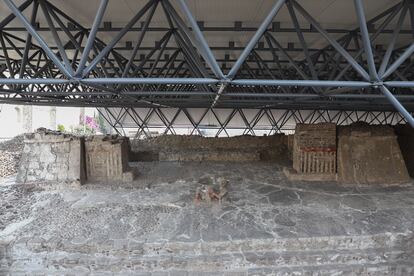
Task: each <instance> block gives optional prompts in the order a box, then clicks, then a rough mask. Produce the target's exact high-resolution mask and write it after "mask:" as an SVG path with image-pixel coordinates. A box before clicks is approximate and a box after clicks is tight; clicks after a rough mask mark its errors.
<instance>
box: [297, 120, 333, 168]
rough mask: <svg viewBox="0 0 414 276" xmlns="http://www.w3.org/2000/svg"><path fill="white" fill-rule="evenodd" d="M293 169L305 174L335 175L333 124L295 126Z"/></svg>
mask: <svg viewBox="0 0 414 276" xmlns="http://www.w3.org/2000/svg"><path fill="white" fill-rule="evenodd" d="M293 169H294V170H295V171H296V172H297V173H305V174H330V175H334V174H336V126H335V124H331V123H323V124H314V125H307V124H298V125H296V129H295V136H294V139H293Z"/></svg>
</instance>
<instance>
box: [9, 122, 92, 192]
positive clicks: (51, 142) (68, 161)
mask: <svg viewBox="0 0 414 276" xmlns="http://www.w3.org/2000/svg"><path fill="white" fill-rule="evenodd" d="M82 145H83V138H80V137H76V136H72V135H67V134H62V133H59V132H52V131H47V130H45V129H39V130H38V131H37V132H36V133H31V134H26V135H25V140H24V148H23V153H22V157H21V160H20V165H19V170H18V173H17V178H16V181H17V182H19V183H27V182H76V183H80V184H81V183H83V182H84V181H85V173H84V170H83V167H82V162H83V161H82V158H83V156H82V154H81V152H82Z"/></svg>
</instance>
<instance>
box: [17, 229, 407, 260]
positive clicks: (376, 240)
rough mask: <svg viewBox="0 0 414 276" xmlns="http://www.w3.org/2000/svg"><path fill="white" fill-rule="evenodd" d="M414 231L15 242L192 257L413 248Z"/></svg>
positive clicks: (34, 248)
mask: <svg viewBox="0 0 414 276" xmlns="http://www.w3.org/2000/svg"><path fill="white" fill-rule="evenodd" d="M412 243H413V238H412V233H411V232H408V233H390V232H387V233H380V234H376V235H355V236H322V237H301V238H278V239H246V240H231V241H230V240H227V241H209V242H205V241H195V242H181V241H169V242H158V243H156V242H155V243H154V242H153V243H148V242H139V241H133V240H127V239H118V240H107V241H103V242H99V243H98V242H88V241H86V240H85V241H83V240H78V239H73V240H61V239H51V240H44V239H40V238H35V239H24V238H23V239H20V240H18V241H17V242H15V243H14V244H13V249H14V250H17V251H19V253H20V251H25V250H26V251H28V252H35V253H37V252H45V251H46V252H53V251H56V250H58V251H64V252H68V253H79V252H80V253H86V254H89V253H99V254H104V255H111V256H114V257H124V256H125V254H126V253H127V254H132V255H136V254H138V255H140V256H143V257H154V256H156V257H158V256H163V255H165V256H170V255H172V254H173V255H174V256H189V255H200V256H201V255H214V254H237V253H240V252H276V253H279V252H282V253H283V252H307V251H315V252H317V251H335V250H370V249H392V248H409V247H410V246H412Z"/></svg>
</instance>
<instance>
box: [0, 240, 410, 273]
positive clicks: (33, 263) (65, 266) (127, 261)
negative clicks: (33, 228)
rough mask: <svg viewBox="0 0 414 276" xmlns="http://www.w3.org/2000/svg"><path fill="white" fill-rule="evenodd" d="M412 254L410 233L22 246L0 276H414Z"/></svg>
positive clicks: (11, 252) (12, 251)
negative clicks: (70, 275)
mask: <svg viewBox="0 0 414 276" xmlns="http://www.w3.org/2000/svg"><path fill="white" fill-rule="evenodd" d="M413 253H414V250H413V236H412V233H383V234H377V235H367V236H330V237H309V238H289V239H268V240H266V239H261V240H235V241H220V242H202V241H201V242H166V243H140V242H133V241H130V240H111V241H106V242H104V243H95V244H92V243H78V244H74V243H73V242H72V243H67V242H65V241H62V240H59V241H44V240H28V241H25V240H20V241H18V242H17V243H15V244H13V245H9V246H8V250H6V258H3V261H0V267H1V268H0V275H8V273H9V274H10V275H14V274H18V275H20V273H22V274H24V273H29V275H38V274H40V275H42V274H46V275H55V274H56V275H62V274H65V275H66V274H75V275H90V274H91V273H92V274H99V275H101V274H102V273H104V274H103V275H106V274H105V273H108V275H111V273H112V274H115V275H118V274H122V275H154V276H155V275H166V276H167V275H171V276H172V275H187V276H190V275H219V276H220V275H222V276H224V275H226V276H236V275H245V276H247V275H251V276H253V275H255V276H256V275H257V276H258V275H414V254H413ZM0 256H1V254H0ZM3 257H4V256H3ZM2 273H3V274H2Z"/></svg>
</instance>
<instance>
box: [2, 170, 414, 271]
mask: <svg viewBox="0 0 414 276" xmlns="http://www.w3.org/2000/svg"><path fill="white" fill-rule="evenodd" d="M135 165H136V166H137V167H138V169H139V171H141V172H142V175H141V176H140V178H139V179H137V180H136V181H135V182H131V183H118V184H117V185H109V184H105V185H101V184H98V183H97V184H87V185H84V186H81V187H80V188H78V189H64V190H59V191H51V190H41V189H40V188H39V187H41V185H39V186H36V187H33V188H32V189H29V190H27V189H25V190H24V192H22V186H24V185H17V184H15V183H14V181H13V179H12V178H9V179H8V180H7V181H5V182H3V183H2V184H0V202H1V203H3V202H12V204H13V206H18V208H13V211H12V214H13V215H10V211H8V209H7V203H6V204H1V214H2V216H0V219H1V224H2V227H0V258H2V260H1V261H0V265H1V266H0V267H1V269H0V271H1V272H0V275H2V274H1V273H3V274H6V275H7V273H11V274H12V275H13V274H14V273H16V274H17V273H23V272H24V273H29V274H30V275H32V274H36V273H37V274H42V273H43V274H47V275H50V274H52V275H53V274H59V275H61V274H65V273H72V274H76V275H89V274H90V273H92V274H93V273H95V274H97V275H98V274H99V275H101V274H102V273H108V274H111V273H113V274H122V273H123V275H152V276H153V275H292V274H293V275H333V274H335V273H337V274H335V275H410V274H411V273H413V269H414V266H413V263H412V259H413V256H414V255H413V254H414V250H413V233H412V231H413V229H414V187H413V186H412V184H411V185H409V186H407V187H399V188H398V187H394V188H378V187H377V188H374V187H373V188H365V189H358V188H355V187H344V186H339V185H338V184H336V183H318V182H315V183H305V182H288V181H287V180H286V178H285V177H284V175H283V173H282V171H281V167H279V166H277V165H275V164H270V163H238V164H235V163H205V162H200V163H171V162H155V163H151V162H148V163H138V164H135ZM208 177H225V178H226V179H227V180H229V185H228V190H229V196H228V199H227V200H226V201H223V202H222V203H221V204H219V203H217V202H214V203H204V202H203V203H201V204H198V205H197V204H194V202H193V196H194V193H195V190H196V189H197V187H198V185H199V182H200V179H201V180H202V179H205V178H208Z"/></svg>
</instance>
